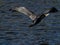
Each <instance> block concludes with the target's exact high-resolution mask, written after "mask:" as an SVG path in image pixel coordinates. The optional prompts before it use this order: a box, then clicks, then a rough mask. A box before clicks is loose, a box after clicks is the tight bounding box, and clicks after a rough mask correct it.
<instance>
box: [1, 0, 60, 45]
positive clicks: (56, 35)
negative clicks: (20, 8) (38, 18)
mask: <svg viewBox="0 0 60 45" xmlns="http://www.w3.org/2000/svg"><path fill="white" fill-rule="evenodd" d="M59 5H60V0H52V1H51V0H31V1H30V0H9V1H8V0H1V1H0V45H4V44H5V45H43V44H46V45H57V44H58V45H60V43H59V42H60V31H59V30H60V15H59V14H60V12H58V13H55V14H51V15H49V16H48V17H46V18H44V19H43V20H42V21H41V22H40V23H39V24H38V25H36V26H34V27H32V28H29V27H28V26H29V25H30V24H31V23H32V22H31V20H30V19H29V18H28V17H27V16H24V14H21V13H18V12H11V11H9V9H10V8H14V7H16V6H25V7H27V8H29V10H31V11H33V12H35V13H36V14H40V13H41V12H43V11H44V10H46V9H47V8H50V7H53V6H54V7H56V8H57V9H59V7H60V6H59Z"/></svg>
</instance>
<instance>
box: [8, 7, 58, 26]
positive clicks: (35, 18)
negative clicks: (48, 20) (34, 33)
mask: <svg viewBox="0 0 60 45" xmlns="http://www.w3.org/2000/svg"><path fill="white" fill-rule="evenodd" d="M9 11H12V12H20V13H23V14H25V15H26V16H28V17H29V18H30V19H31V20H32V24H30V25H29V27H33V26H35V25H37V24H38V23H39V22H41V20H42V19H44V18H45V17H47V16H48V15H49V14H50V13H56V12H58V10H57V9H56V8H55V7H52V8H50V9H49V10H46V11H45V12H44V13H42V14H39V15H38V16H37V15H36V14H35V13H34V12H32V11H30V10H29V9H28V8H26V7H15V8H14V9H9Z"/></svg>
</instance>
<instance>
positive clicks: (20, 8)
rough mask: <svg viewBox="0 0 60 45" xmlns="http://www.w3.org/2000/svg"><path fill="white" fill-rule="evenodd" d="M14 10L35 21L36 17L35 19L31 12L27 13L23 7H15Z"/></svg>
mask: <svg viewBox="0 0 60 45" xmlns="http://www.w3.org/2000/svg"><path fill="white" fill-rule="evenodd" d="M15 10H16V11H18V12H21V13H23V14H25V15H27V16H28V17H29V18H30V19H32V20H35V19H36V17H37V16H36V15H35V14H34V13H33V12H31V11H29V10H28V9H27V8H25V7H16V8H15Z"/></svg>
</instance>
